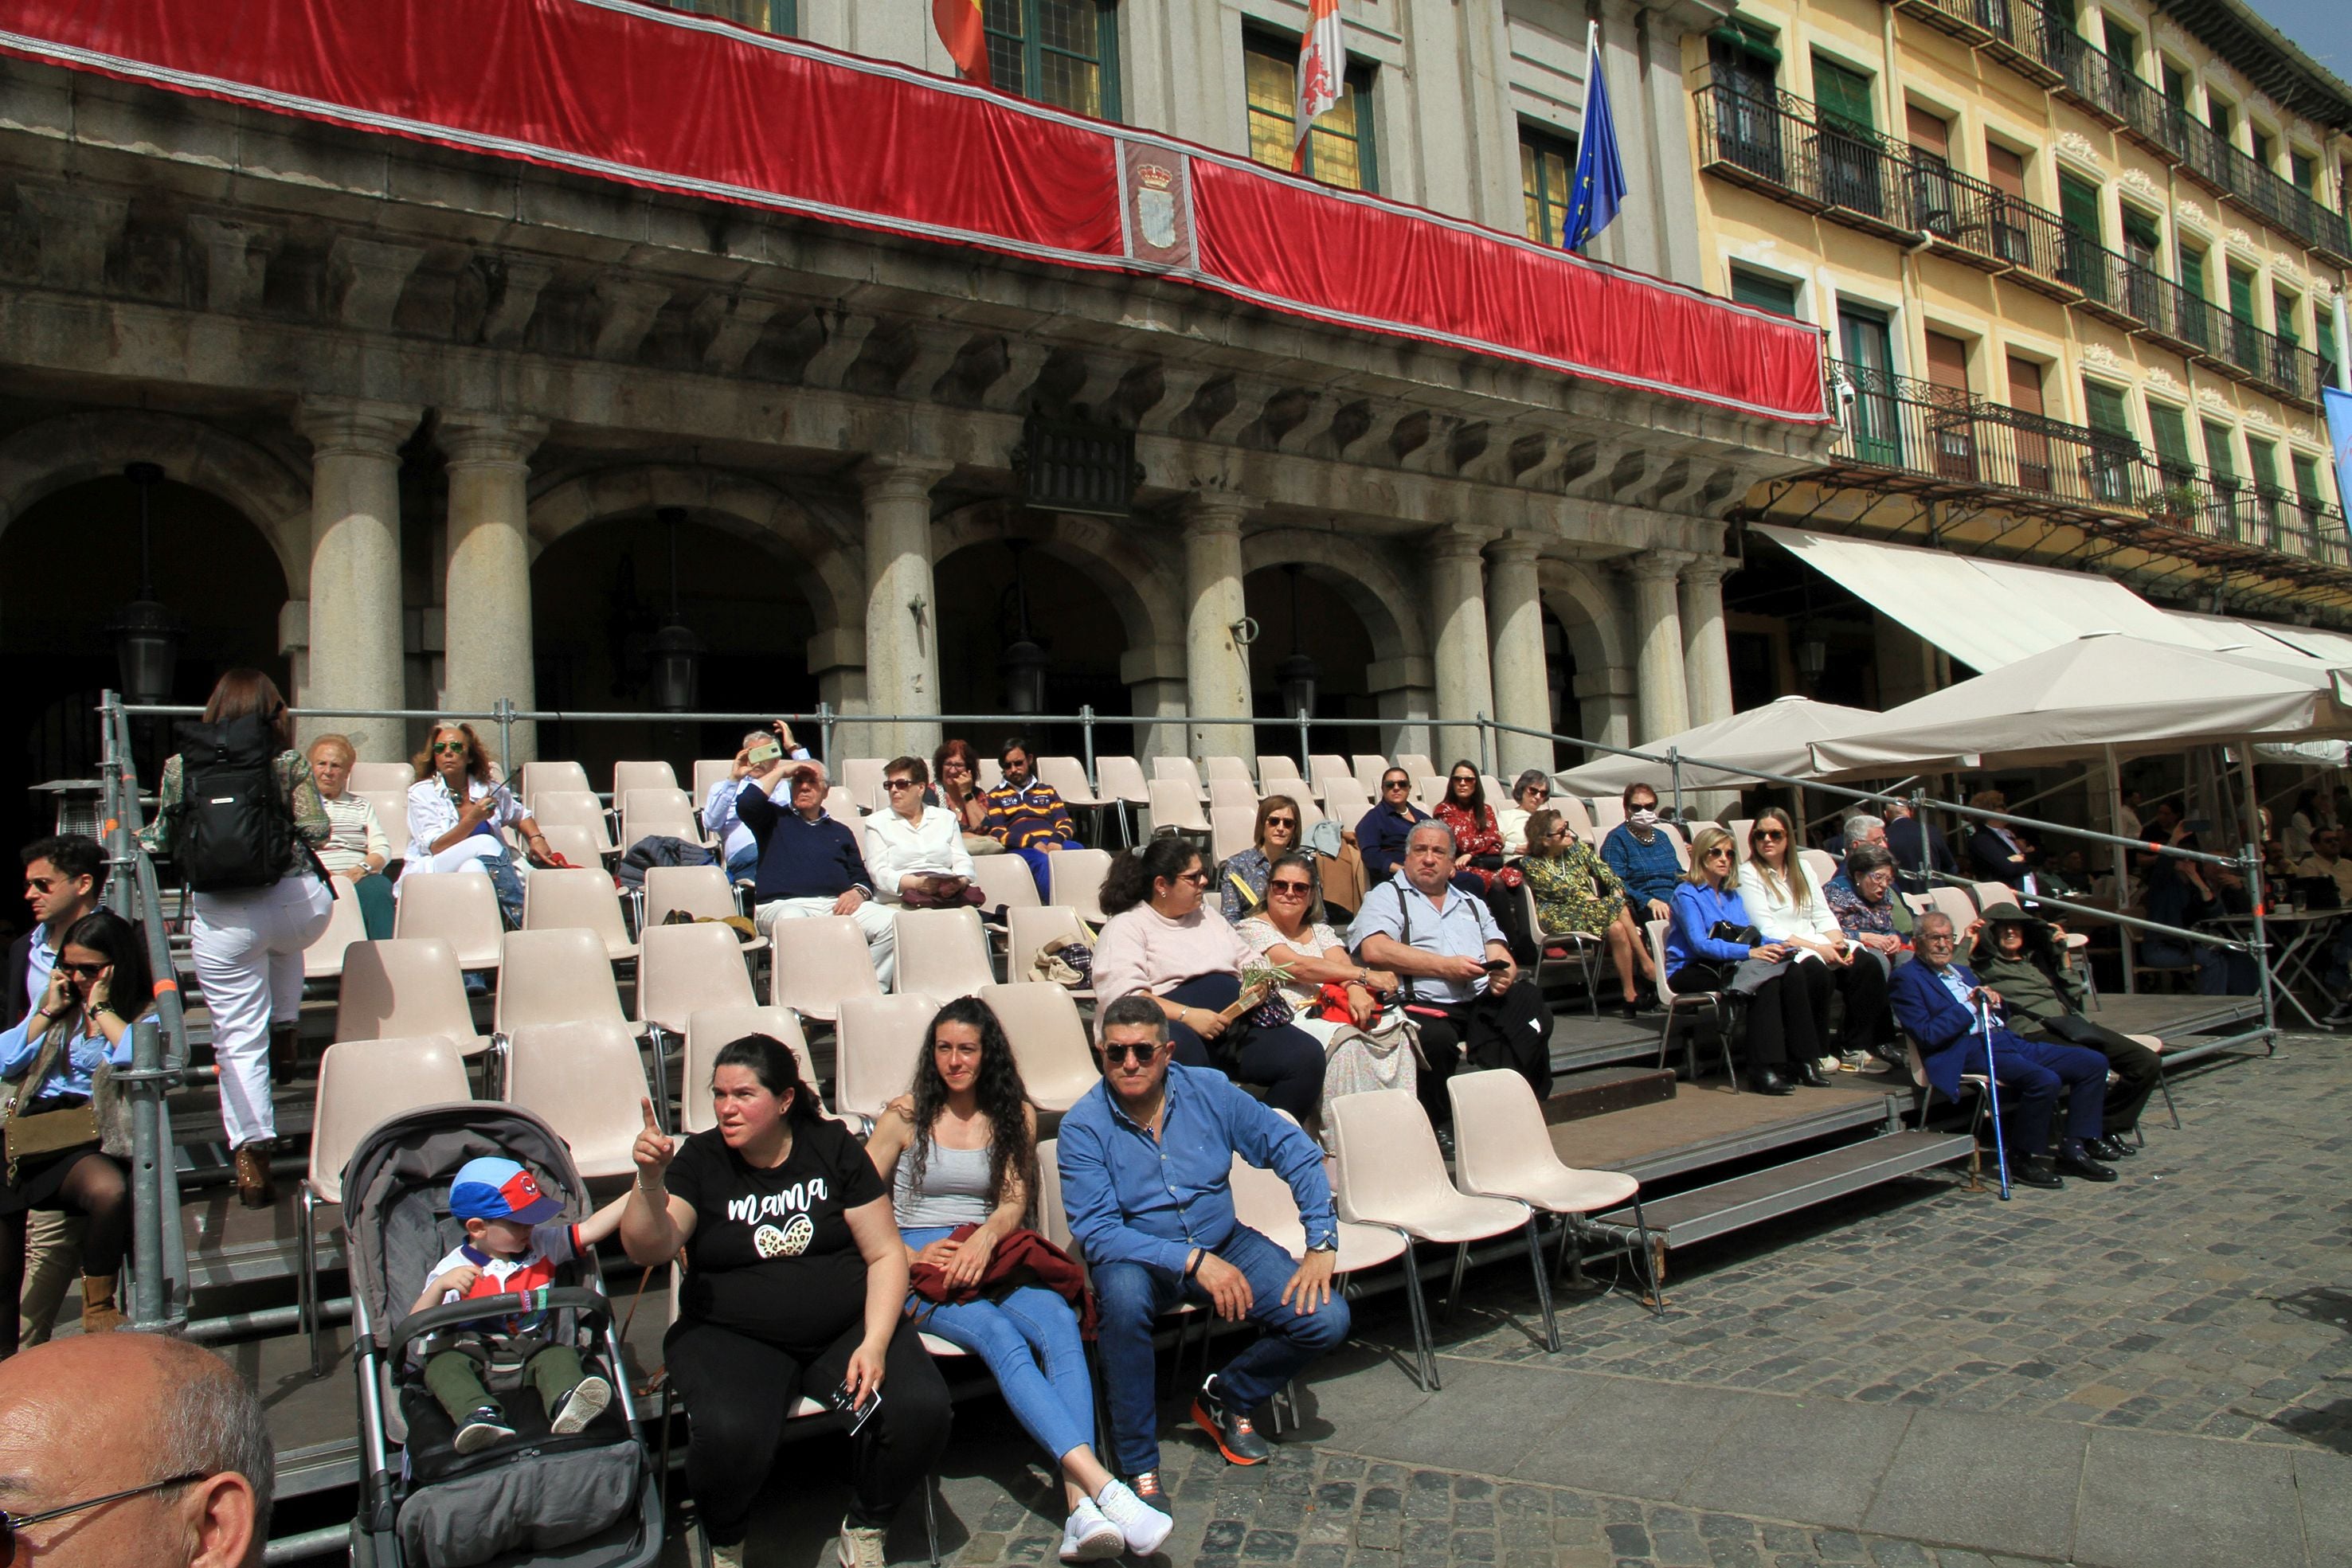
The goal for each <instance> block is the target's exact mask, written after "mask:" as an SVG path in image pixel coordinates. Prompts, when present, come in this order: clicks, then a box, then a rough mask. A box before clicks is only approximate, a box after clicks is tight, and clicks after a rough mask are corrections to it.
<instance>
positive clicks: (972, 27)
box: [931, 0, 988, 87]
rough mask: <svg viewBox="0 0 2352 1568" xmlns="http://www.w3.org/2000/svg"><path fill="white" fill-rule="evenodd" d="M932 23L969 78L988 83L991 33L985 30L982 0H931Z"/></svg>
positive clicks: (960, 68)
mask: <svg viewBox="0 0 2352 1568" xmlns="http://www.w3.org/2000/svg"><path fill="white" fill-rule="evenodd" d="M931 25H932V26H936V27H937V28H939V30H940V42H941V43H943V44H945V45H946V46H947V47H948V53H949V54H950V55H953V56H954V57H955V63H956V68H957V69H958V70H960V71H961V72H963V74H964V79H965V80H967V81H976V82H978V83H980V85H981V86H982V87H986V86H987V85H988V35H987V33H986V32H984V31H982V27H981V17H980V0H931Z"/></svg>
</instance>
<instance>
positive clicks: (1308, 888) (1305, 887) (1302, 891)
mask: <svg viewBox="0 0 2352 1568" xmlns="http://www.w3.org/2000/svg"><path fill="white" fill-rule="evenodd" d="M1265 890H1266V892H1268V893H1295V894H1298V895H1299V896H1300V897H1301V898H1304V897H1305V896H1307V894H1310V893H1312V892H1314V891H1315V889H1314V886H1313V884H1312V883H1304V882H1270V883H1266V884H1265Z"/></svg>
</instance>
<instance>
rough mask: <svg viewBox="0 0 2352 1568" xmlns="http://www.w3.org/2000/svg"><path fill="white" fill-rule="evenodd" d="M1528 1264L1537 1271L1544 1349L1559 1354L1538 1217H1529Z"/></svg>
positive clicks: (1537, 1296) (1555, 1322) (1557, 1329)
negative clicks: (1538, 1235)
mask: <svg viewBox="0 0 2352 1568" xmlns="http://www.w3.org/2000/svg"><path fill="white" fill-rule="evenodd" d="M1528 1266H1529V1267H1530V1268H1532V1269H1533V1270H1535V1275H1536V1301H1537V1302H1538V1305H1540V1306H1541V1307H1542V1308H1543V1322H1544V1349H1546V1350H1548V1351H1550V1352H1552V1353H1554V1354H1558V1353H1559V1322H1558V1321H1557V1320H1555V1319H1554V1318H1553V1316H1552V1312H1551V1279H1550V1276H1549V1274H1547V1273H1546V1272H1545V1270H1544V1260H1543V1243H1542V1242H1540V1241H1538V1240H1537V1239H1536V1216H1535V1215H1534V1214H1533V1213H1530V1214H1529V1215H1528Z"/></svg>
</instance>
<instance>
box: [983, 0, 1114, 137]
mask: <svg viewBox="0 0 2352 1568" xmlns="http://www.w3.org/2000/svg"><path fill="white" fill-rule="evenodd" d="M981 16H982V22H983V25H984V31H985V32H986V33H987V35H988V74H989V79H990V80H991V81H992V82H993V83H994V84H995V85H996V86H997V87H998V88H1000V89H1003V90H1004V91H1006V92H1010V93H1014V94H1017V95H1019V96H1020V97H1022V98H1027V99H1035V100H1036V101H1038V102H1039V103H1050V104H1053V105H1055V107H1056V108H1060V109H1067V110H1076V112H1078V113H1080V114H1091V115H1094V116H1096V117H1097V118H1099V119H1103V120H1117V119H1118V6H1117V5H1115V4H1114V3H1113V0H985V4H983V5H982V7H981Z"/></svg>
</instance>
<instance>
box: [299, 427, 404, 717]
mask: <svg viewBox="0 0 2352 1568" xmlns="http://www.w3.org/2000/svg"><path fill="white" fill-rule="evenodd" d="M424 413H425V411H424V410H423V409H421V408H417V407H415V406H413V405H411V404H406V403H390V402H368V401H366V400H364V399H359V398H340V397H308V398H305V399H303V400H302V404H301V407H300V408H299V410H298V411H297V412H296V413H295V418H294V423H295V427H296V428H297V429H299V431H301V433H302V434H303V435H305V436H306V437H308V438H309V440H310V613H309V627H308V636H307V637H306V638H305V641H306V643H308V646H309V649H310V658H309V664H308V672H307V676H306V679H305V680H304V682H303V686H304V690H303V694H302V698H303V701H304V703H306V704H308V705H309V706H312V707H330V708H332V707H346V708H396V707H401V706H405V705H404V703H403V701H402V700H401V699H402V697H403V696H404V694H405V690H406V683H405V681H404V679H403V672H402V654H403V648H402V645H401V613H400V444H401V443H402V442H403V441H405V440H407V439H408V437H409V435H410V434H412V433H413V432H414V431H415V429H416V422H417V421H418V420H419V419H421V418H423V417H424ZM331 730H335V731H341V733H343V734H345V735H348V736H350V737H351V738H352V747H353V749H355V750H356V751H357V752H358V753H359V755H360V758H361V760H362V761H365V762H394V761H397V760H399V759H400V758H401V757H402V756H404V754H405V752H406V746H405V742H406V740H407V731H406V727H405V726H404V725H403V724H402V723H401V721H400V720H398V719H392V718H375V719H369V718H317V719H307V718H306V719H305V720H303V722H302V739H303V742H304V744H306V745H307V744H308V743H309V741H310V737H313V736H316V735H322V734H325V733H327V732H328V731H331Z"/></svg>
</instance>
